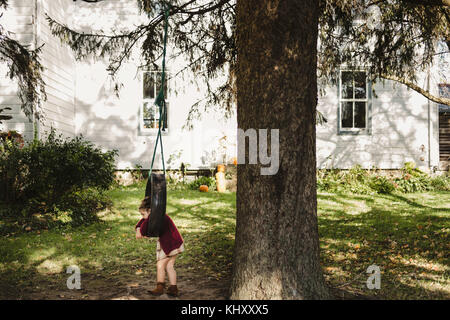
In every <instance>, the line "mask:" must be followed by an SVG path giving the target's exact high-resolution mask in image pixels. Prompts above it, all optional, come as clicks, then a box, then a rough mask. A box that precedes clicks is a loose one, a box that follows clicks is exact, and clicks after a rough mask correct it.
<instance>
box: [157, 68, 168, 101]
mask: <svg viewBox="0 0 450 320" xmlns="http://www.w3.org/2000/svg"><path fill="white" fill-rule="evenodd" d="M167 77H168V74H167V73H166V79H165V81H164V97H165V98H167ZM161 79H162V72H157V73H156V95H158V94H159V90H161Z"/></svg>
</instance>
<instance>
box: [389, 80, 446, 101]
mask: <svg viewBox="0 0 450 320" xmlns="http://www.w3.org/2000/svg"><path fill="white" fill-rule="evenodd" d="M381 77H382V78H384V79H387V80H392V81H396V82H399V83H401V84H404V85H405V86H407V87H408V88H411V89H413V90H414V91H416V92H418V93H420V94H421V95H423V96H424V97H425V98H427V99H429V100H430V101H433V102H436V103H438V104H443V105H446V106H450V98H444V97H436V96H435V95H433V94H431V93H430V92H429V91H427V90H424V89H422V88H421V87H420V86H418V85H416V84H415V83H413V82H411V81H409V80H407V79H403V78H400V77H396V76H391V75H387V74H382V75H381Z"/></svg>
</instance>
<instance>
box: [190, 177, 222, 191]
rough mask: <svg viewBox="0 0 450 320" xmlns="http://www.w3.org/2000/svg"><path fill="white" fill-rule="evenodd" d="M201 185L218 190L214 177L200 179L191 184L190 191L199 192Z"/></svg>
mask: <svg viewBox="0 0 450 320" xmlns="http://www.w3.org/2000/svg"><path fill="white" fill-rule="evenodd" d="M201 185H206V186H208V187H209V188H211V189H215V188H216V179H214V178H213V177H200V178H198V179H196V180H194V181H192V182H191V183H189V189H192V190H198V188H200V186H201Z"/></svg>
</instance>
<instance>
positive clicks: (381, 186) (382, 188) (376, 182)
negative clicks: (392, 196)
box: [370, 176, 395, 194]
mask: <svg viewBox="0 0 450 320" xmlns="http://www.w3.org/2000/svg"><path fill="white" fill-rule="evenodd" d="M370 187H371V188H372V189H373V190H375V191H376V192H377V193H381V194H389V193H392V191H394V189H395V185H394V183H393V182H392V181H391V180H389V179H387V178H386V177H383V176H376V177H375V178H372V179H371V181H370Z"/></svg>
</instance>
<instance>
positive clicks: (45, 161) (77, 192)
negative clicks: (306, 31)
mask: <svg viewBox="0 0 450 320" xmlns="http://www.w3.org/2000/svg"><path fill="white" fill-rule="evenodd" d="M116 155H117V151H115V150H114V151H107V152H103V151H102V150H101V149H99V148H97V147H95V146H94V145H93V144H92V143H91V142H89V141H87V140H85V139H84V138H83V137H82V136H78V137H75V138H72V139H63V138H62V136H56V133H55V131H54V130H52V131H51V133H50V135H49V136H48V137H47V138H46V139H45V140H43V141H40V140H35V141H33V142H31V143H30V144H28V145H25V146H23V147H21V146H20V145H19V144H7V145H6V144H4V147H3V152H1V154H0V185H1V186H2V187H3V188H2V190H1V191H2V192H1V194H0V200H2V201H3V202H4V203H6V204H10V205H12V206H11V207H12V208H18V207H20V208H21V210H20V213H21V214H20V215H21V216H23V217H26V216H31V215H33V214H36V213H41V214H53V215H57V214H58V212H60V211H67V210H70V211H71V212H72V218H73V219H75V220H76V219H81V220H84V219H85V217H87V216H91V213H92V208H94V207H96V208H98V207H99V206H102V204H103V202H104V201H103V200H104V199H102V197H101V196H100V193H99V192H100V191H101V190H106V189H108V188H109V187H110V186H111V185H113V183H114V162H115V157H116ZM86 190H90V191H86ZM76 215H79V217H75V216H76Z"/></svg>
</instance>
